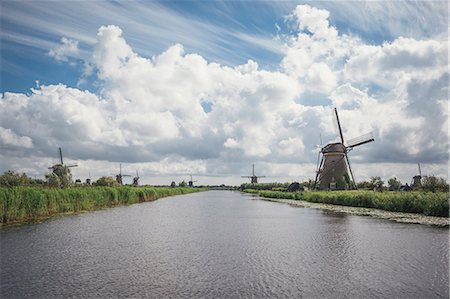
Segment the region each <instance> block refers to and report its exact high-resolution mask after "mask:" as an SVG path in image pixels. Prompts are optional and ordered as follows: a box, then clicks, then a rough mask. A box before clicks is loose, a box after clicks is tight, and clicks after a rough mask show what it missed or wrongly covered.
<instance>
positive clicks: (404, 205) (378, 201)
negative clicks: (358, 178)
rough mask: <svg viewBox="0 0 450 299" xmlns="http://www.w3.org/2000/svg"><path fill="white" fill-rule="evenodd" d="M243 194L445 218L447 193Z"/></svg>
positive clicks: (269, 192) (322, 192)
mask: <svg viewBox="0 0 450 299" xmlns="http://www.w3.org/2000/svg"><path fill="white" fill-rule="evenodd" d="M244 192H247V193H253V194H258V195H260V196H262V197H268V198H284V199H294V200H305V201H308V202H315V203H327V204H334V205H343V206H352V207H365V208H375V209H381V210H386V211H392V212H405V213H421V214H424V215H427V216H439V217H449V194H448V193H446V192H436V193H432V192H396V191H386V192H374V191H359V190H358V191H357V190H355V191H331V192H330V191H306V192H282V191H269V190H255V189H244Z"/></svg>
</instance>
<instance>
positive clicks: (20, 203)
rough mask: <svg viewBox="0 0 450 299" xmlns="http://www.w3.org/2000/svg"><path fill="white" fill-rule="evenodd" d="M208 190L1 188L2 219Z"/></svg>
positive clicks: (43, 215) (27, 218) (17, 220)
mask: <svg viewBox="0 0 450 299" xmlns="http://www.w3.org/2000/svg"><path fill="white" fill-rule="evenodd" d="M205 190H206V189H201V188H189V187H178V188H165V187H130V186H121V187H74V188H67V189H56V188H44V187H23V186H21V187H11V188H6V187H0V216H1V221H0V222H1V223H2V224H8V223H21V222H29V221H35V220H38V219H43V218H48V217H51V216H53V215H57V214H63V213H76V212H81V211H91V210H96V209H101V208H106V207H113V206H117V205H128V204H133V203H138V202H145V201H152V200H156V199H158V198H161V197H167V196H172V195H179V194H186V193H192V192H198V191H205Z"/></svg>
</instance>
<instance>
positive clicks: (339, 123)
mask: <svg viewBox="0 0 450 299" xmlns="http://www.w3.org/2000/svg"><path fill="white" fill-rule="evenodd" d="M334 113H335V114H336V120H337V124H338V129H339V136H341V142H342V144H344V135H342V128H341V122H340V121H339V115H338V112H337V108H336V107H335V108H334Z"/></svg>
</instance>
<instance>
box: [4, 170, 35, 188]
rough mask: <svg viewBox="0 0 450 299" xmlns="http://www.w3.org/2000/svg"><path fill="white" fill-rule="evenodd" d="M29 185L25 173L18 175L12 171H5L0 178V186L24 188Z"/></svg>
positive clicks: (28, 179)
mask: <svg viewBox="0 0 450 299" xmlns="http://www.w3.org/2000/svg"><path fill="white" fill-rule="evenodd" d="M30 183H31V178H29V177H27V175H26V174H25V173H22V174H20V173H18V172H14V171H12V170H8V171H5V172H4V173H3V174H2V175H1V176H0V186H2V187H13V186H25V185H29V184H30Z"/></svg>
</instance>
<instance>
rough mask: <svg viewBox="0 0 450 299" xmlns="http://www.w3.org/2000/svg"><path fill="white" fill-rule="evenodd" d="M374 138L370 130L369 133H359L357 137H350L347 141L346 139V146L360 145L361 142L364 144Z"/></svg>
mask: <svg viewBox="0 0 450 299" xmlns="http://www.w3.org/2000/svg"><path fill="white" fill-rule="evenodd" d="M374 140H375V139H374V138H373V133H372V132H370V133H367V134H364V135H361V136H359V137H356V138H353V139H350V140H349V141H347V144H348V147H355V146H358V145H362V144H365V143H369V142H372V141H374Z"/></svg>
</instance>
